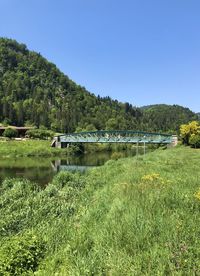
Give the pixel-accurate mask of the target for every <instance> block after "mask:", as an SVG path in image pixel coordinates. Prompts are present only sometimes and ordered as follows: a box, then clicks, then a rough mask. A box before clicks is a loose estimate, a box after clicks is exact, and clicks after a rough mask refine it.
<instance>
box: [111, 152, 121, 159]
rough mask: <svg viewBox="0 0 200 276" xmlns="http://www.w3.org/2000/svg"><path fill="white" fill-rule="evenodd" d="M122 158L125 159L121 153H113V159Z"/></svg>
mask: <svg viewBox="0 0 200 276" xmlns="http://www.w3.org/2000/svg"><path fill="white" fill-rule="evenodd" d="M120 158H123V154H122V153H121V152H113V153H112V155H111V159H113V160H118V159H120Z"/></svg>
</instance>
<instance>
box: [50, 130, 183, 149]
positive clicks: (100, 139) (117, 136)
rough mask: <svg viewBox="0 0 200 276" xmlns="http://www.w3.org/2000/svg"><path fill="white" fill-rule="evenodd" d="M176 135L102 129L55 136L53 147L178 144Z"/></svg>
mask: <svg viewBox="0 0 200 276" xmlns="http://www.w3.org/2000/svg"><path fill="white" fill-rule="evenodd" d="M177 142H178V139H177V136H176V135H170V134H162V133H151V132H144V131H132V130H111V131H108V130H100V131H88V132H80V133H68V134H62V135H58V136H55V137H54V139H53V142H52V145H51V146H52V147H59V148H65V147H67V146H68V145H69V144H71V143H132V144H137V145H138V144H171V145H173V146H175V145H177Z"/></svg>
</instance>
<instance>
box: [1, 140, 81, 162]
mask: <svg viewBox="0 0 200 276" xmlns="http://www.w3.org/2000/svg"><path fill="white" fill-rule="evenodd" d="M76 151H77V148H76V147H75V146H71V147H70V148H65V149H59V148H52V147H51V142H50V141H44V140H26V141H14V140H11V141H7V142H6V141H0V156H1V157H15V158H16V157H22V156H23V157H31V156H38V157H39V156H40V157H50V156H66V155H69V154H73V153H74V152H76Z"/></svg>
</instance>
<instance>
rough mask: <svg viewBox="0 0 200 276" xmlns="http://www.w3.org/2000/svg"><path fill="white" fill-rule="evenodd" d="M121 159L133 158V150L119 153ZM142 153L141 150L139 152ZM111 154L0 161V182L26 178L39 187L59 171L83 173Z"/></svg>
mask: <svg viewBox="0 0 200 276" xmlns="http://www.w3.org/2000/svg"><path fill="white" fill-rule="evenodd" d="M120 153H121V155H122V156H123V157H127V156H134V155H135V154H136V151H135V149H132V150H129V151H122V152H120ZM141 153H142V150H141ZM111 156H112V152H95V153H90V154H83V155H79V156H73V157H68V158H62V159H59V158H56V159H55V158H38V157H31V158H30V157H26V158H24V157H19V158H16V159H14V158H4V159H1V160H0V182H2V181H3V180H4V179H5V178H8V177H9V178H26V179H29V180H31V181H34V182H36V183H38V184H40V185H47V184H48V183H49V182H51V180H52V178H53V177H54V175H55V174H57V173H58V172H59V171H61V170H69V171H74V170H78V171H81V172H84V171H85V170H86V169H89V168H92V167H96V166H101V165H103V164H104V163H105V162H106V161H108V160H110V159H111Z"/></svg>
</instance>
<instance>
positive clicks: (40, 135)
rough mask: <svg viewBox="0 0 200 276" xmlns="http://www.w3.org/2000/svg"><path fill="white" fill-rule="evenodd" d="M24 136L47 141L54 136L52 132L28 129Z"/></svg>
mask: <svg viewBox="0 0 200 276" xmlns="http://www.w3.org/2000/svg"><path fill="white" fill-rule="evenodd" d="M26 135H27V136H28V137H29V138H32V139H41V140H47V139H51V138H53V136H54V132H53V131H51V130H47V129H30V130H27V131H26Z"/></svg>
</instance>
